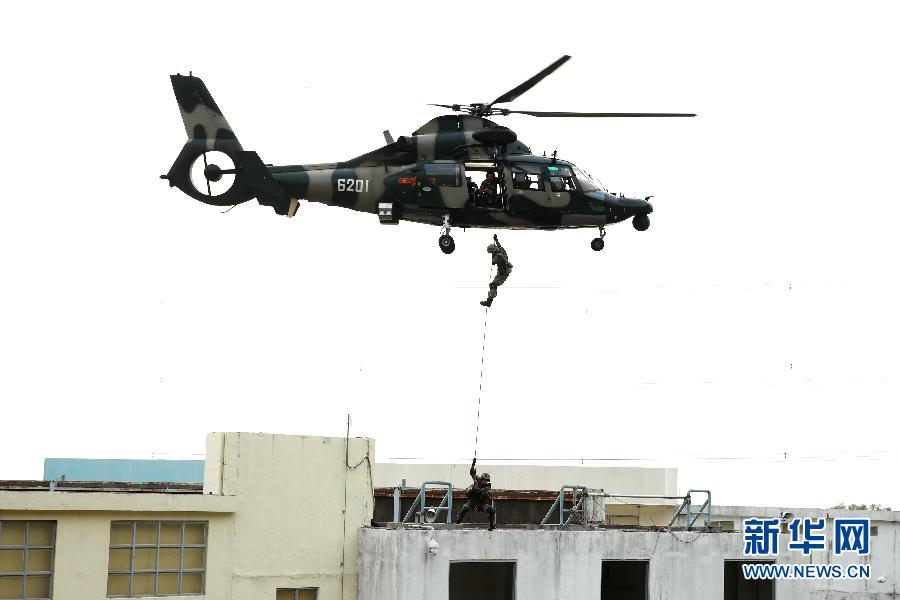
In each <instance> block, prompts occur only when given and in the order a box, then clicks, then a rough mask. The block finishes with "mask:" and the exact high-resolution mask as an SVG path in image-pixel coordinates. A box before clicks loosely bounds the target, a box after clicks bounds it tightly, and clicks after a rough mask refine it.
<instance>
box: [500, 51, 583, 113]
mask: <svg viewBox="0 0 900 600" xmlns="http://www.w3.org/2000/svg"><path fill="white" fill-rule="evenodd" d="M570 58H572V57H571V56H569V55H568V54H567V55H565V56H563V57H562V58H560V59H559V60H557V61H556V62H555V63H553V64H552V65H550V66H549V67H547V68H546V69H544V70H543V71H541V72H540V73H538V74H537V75H535V76H534V77H532V78H531V79H529V80H528V81H526V82H524V83H520V84H519V85H517V86H516V87H514V88H513V89H511V90H509V91H508V92H506V93H505V94H503V95H502V96H500V97H499V98H497V99H496V100H494V101H493V102H491V103H490V104H489V105H488V106H491V105H493V104H499V103H501V102H512V101H513V100H515V99H516V98H518V97H519V96H521V95H522V94H524V93H525V92H527V91H528V90H530V89H531V88H533V87H534V86H536V85H537V84H538V83H539V82H540V81H541V79H543V78H544V77H546V76H547V75H549V74H550V73H552V72H553V71H555V70H557V69H558V68H560V67H561V66H562V65H563V63H565V62H566V61H567V60H569V59H570Z"/></svg>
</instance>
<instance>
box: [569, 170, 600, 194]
mask: <svg viewBox="0 0 900 600" xmlns="http://www.w3.org/2000/svg"><path fill="white" fill-rule="evenodd" d="M572 169H573V170H574V171H575V175H576V176H577V177H578V183H580V184H581V191H582V192H596V191H598V190H599V191H604V190H603V188H602V186H601V185H599V184H598V183H597V182H596V181H594V180H593V179H592V178H590V177H588V176H587V175H585V173H584V171H582V170H581V169H579V168H578V167H576V166H574V165H572Z"/></svg>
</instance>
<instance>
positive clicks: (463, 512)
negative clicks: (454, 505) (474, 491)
mask: <svg viewBox="0 0 900 600" xmlns="http://www.w3.org/2000/svg"><path fill="white" fill-rule="evenodd" d="M467 512H469V507H468V506H463V507H462V510H461V511H459V514H458V515H456V524H457V525H459V524H460V523H462V520H463V517H464V516H465V515H466V513H467Z"/></svg>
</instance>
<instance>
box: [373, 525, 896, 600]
mask: <svg viewBox="0 0 900 600" xmlns="http://www.w3.org/2000/svg"><path fill="white" fill-rule="evenodd" d="M873 524H874V525H877V526H878V527H879V534H878V535H877V536H875V537H873V538H872V554H871V556H870V557H864V558H859V557H853V558H851V557H846V558H845V557H835V556H833V555H831V554H830V553H818V555H816V554H815V553H814V555H813V556H812V557H804V556H803V554H802V553H800V552H792V551H788V549H787V543H788V536H786V535H782V536H781V540H780V547H781V553H780V555H779V556H778V558H777V562H779V563H791V564H793V563H832V564H833V563H841V564H847V565H849V564H861V563H870V564H871V565H872V579H871V580H868V581H850V580H841V581H803V582H800V581H779V582H777V583H776V597H777V598H778V600H800V599H803V600H844V599H846V600H887V599H888V598H891V599H892V600H893V599H894V598H896V597H897V596H890V595H886V594H891V593H896V590H897V588H896V587H895V586H896V582H897V575H898V573H900V560H898V547H897V533H898V531H897V527H896V524H895V523H893V522H889V521H884V522H874V523H873ZM829 527H830V524H829ZM359 535H360V543H359V551H360V554H359V559H358V560H359V572H360V579H359V595H358V598H359V600H386V599H390V600H446V598H447V597H448V593H449V572H450V563H451V562H452V561H461V560H466V561H481V560H514V561H516V596H515V597H516V599H517V600H582V599H583V600H588V599H591V600H597V599H598V598H600V583H601V572H602V568H603V561H604V560H646V561H649V575H648V577H649V581H648V598H649V599H650V600H716V599H720V598H722V597H723V595H724V563H725V561H726V560H744V559H745V557H744V556H743V536H742V534H740V533H696V532H683V531H680V532H667V531H659V532H656V531H649V532H648V531H627V530H611V529H605V530H593V531H560V530H547V529H537V530H502V529H501V530H497V531H493V532H488V531H486V530H461V529H443V530H437V531H427V530H425V531H423V530H409V529H407V530H403V529H399V530H398V529H375V528H364V529H361V530H360V534H359ZM431 539H434V540H435V541H436V542H437V543H438V554H437V556H433V557H432V556H428V554H427V545H428V542H429V541H430V540H431ZM881 575H884V576H885V577H886V582H885V583H878V582H877V581H876V579H877V578H878V577H879V576H881Z"/></svg>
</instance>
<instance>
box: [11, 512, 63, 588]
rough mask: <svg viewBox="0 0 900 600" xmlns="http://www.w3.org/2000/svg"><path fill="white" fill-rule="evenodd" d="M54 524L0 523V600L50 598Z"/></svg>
mask: <svg viewBox="0 0 900 600" xmlns="http://www.w3.org/2000/svg"><path fill="white" fill-rule="evenodd" d="M55 542H56V521H0V598H2V599H3V600H6V599H8V598H50V597H51V594H52V590H53V549H54V545H55Z"/></svg>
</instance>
